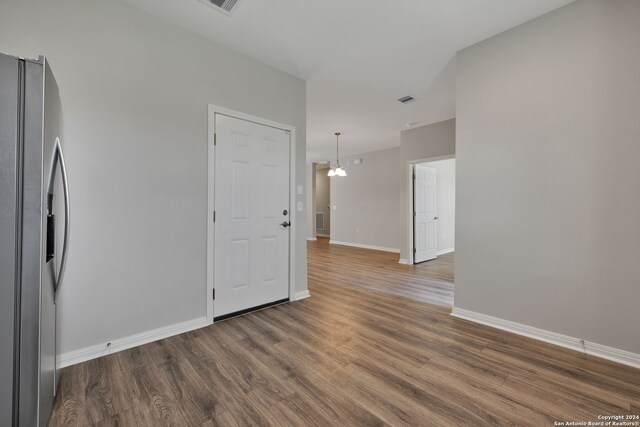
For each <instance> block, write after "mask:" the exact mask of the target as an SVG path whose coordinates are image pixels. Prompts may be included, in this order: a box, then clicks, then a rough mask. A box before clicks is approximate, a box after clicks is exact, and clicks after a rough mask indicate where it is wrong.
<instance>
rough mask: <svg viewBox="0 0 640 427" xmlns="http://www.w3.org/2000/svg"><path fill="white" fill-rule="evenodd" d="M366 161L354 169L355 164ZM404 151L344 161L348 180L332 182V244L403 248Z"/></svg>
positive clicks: (382, 152)
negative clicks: (400, 164)
mask: <svg viewBox="0 0 640 427" xmlns="http://www.w3.org/2000/svg"><path fill="white" fill-rule="evenodd" d="M356 158H360V159H362V164H360V165H354V164H353V160H354V159H356ZM399 159H400V149H399V148H391V149H388V150H381V151H374V152H371V153H365V154H361V155H358V156H350V157H345V158H343V159H341V163H343V164H344V168H345V170H346V171H347V174H348V176H347V177H334V178H331V180H330V181H331V205H332V206H336V209H335V210H333V211H331V240H332V241H334V240H335V241H339V242H348V243H357V244H363V245H372V246H379V247H383V248H389V249H395V250H397V249H398V248H399V244H400V234H401V232H402V231H401V229H400V226H399V223H398V215H399V212H398V205H399V203H400V195H399V193H398V190H399V188H400V186H401V183H402V179H401V176H400V173H399V172H398V168H397V166H396V165H397V164H398V162H399Z"/></svg>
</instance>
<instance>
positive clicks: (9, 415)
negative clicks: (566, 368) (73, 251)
mask: <svg viewBox="0 0 640 427" xmlns="http://www.w3.org/2000/svg"><path fill="white" fill-rule="evenodd" d="M20 68H21V66H20V61H18V60H17V59H16V58H14V57H12V56H7V55H2V54H0V272H1V274H0V378H2V381H0V426H11V425H13V423H14V421H13V419H14V415H15V414H14V409H15V408H17V406H16V405H17V400H15V399H14V396H13V395H14V389H15V388H16V387H17V380H18V378H17V376H16V375H14V374H15V368H16V366H15V364H16V363H17V362H18V360H19V359H18V357H17V356H18V355H17V353H16V351H17V349H18V346H17V341H16V340H17V339H18V334H17V333H16V331H15V329H16V326H17V322H16V304H17V302H18V301H17V300H16V297H17V296H18V285H19V279H20V278H19V270H18V269H17V267H16V266H17V265H19V255H20V252H19V244H18V233H17V230H18V227H19V219H20V212H19V206H20V204H19V203H18V200H19V197H20V192H19V191H18V184H19V183H18V176H19V173H18V165H19V152H20V150H19V145H20V141H19V134H18V123H19V118H18V110H19V108H18V106H19V103H20V94H21V92H22V91H21V86H20V78H19V76H20Z"/></svg>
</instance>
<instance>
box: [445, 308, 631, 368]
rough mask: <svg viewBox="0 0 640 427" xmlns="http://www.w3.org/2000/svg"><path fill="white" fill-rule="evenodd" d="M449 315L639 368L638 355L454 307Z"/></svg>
mask: <svg viewBox="0 0 640 427" xmlns="http://www.w3.org/2000/svg"><path fill="white" fill-rule="evenodd" d="M451 315H452V316H454V317H458V318H460V319H465V320H469V321H471V322H475V323H481V324H483V325H487V326H491V327H493V328H497V329H501V330H503V331H507V332H513V333H514V334H518V335H523V336H525V337H529V338H533V339H536V340H540V341H544V342H547V343H550V344H555V345H558V346H560V347H564V348H568V349H571V350H576V351H579V352H581V353H585V352H586V353H587V354H589V355H592V356H597V357H601V358H603V359H607V360H612V361H614V362H618V363H622V364H624V365H629V366H633V367H635V368H640V354H636V353H631V352H629V351H626V350H620V349H617V348H613V347H608V346H606V345H602V344H597V343H594V342H587V341H585V342H584V345H583V344H582V342H581V339H580V338H574V337H570V336H567V335H562V334H558V333H556V332H551V331H546V330H544V329H538V328H534V327H533V326H527V325H523V324H521V323H516V322H511V321H509V320H504V319H500V318H498V317H493V316H488V315H486V314H481V313H476V312H474V311H469V310H464V309H462V308H457V307H454V308H453V311H452V312H451Z"/></svg>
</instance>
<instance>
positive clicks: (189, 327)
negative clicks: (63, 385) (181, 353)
mask: <svg viewBox="0 0 640 427" xmlns="http://www.w3.org/2000/svg"><path fill="white" fill-rule="evenodd" d="M208 325H209V322H207V318H206V317H200V318H198V319H194V320H189V321H186V322H181V323H176V324H174V325H170V326H165V327H163V328H158V329H154V330H151V331H147V332H142V333H139V334H135V335H130V336H128V337H124V338H118V339H115V340H113V341H111V344H110V345H108V343H105V344H98V345H93V346H90V347H85V348H81V349H79V350H75V351H70V352H67V353H64V354H59V355H58V357H57V362H58V367H60V368H66V367H67V366H71V365H75V364H77V363H81V362H86V361H87V360H91V359H96V358H98V357H102V356H106V355H107V354H111V353H117V352H119V351H122V350H127V349H129V348H133V347H138V346H140V345H143V344H148V343H150V342H154V341H158V340H161V339H164V338H168V337H172V336H174V335H178V334H183V333H185V332H189V331H193V330H194V329H200V328H203V327H205V326H208Z"/></svg>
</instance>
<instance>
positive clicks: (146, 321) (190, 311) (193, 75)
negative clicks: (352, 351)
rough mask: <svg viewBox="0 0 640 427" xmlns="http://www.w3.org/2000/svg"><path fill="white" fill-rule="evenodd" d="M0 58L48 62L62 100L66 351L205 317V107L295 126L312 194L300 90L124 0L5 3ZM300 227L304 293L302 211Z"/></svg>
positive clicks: (301, 179) (299, 161)
mask: <svg viewBox="0 0 640 427" xmlns="http://www.w3.org/2000/svg"><path fill="white" fill-rule="evenodd" d="M212 13H215V12H212ZM0 51H2V52H6V53H11V54H14V55H20V56H27V57H36V56H37V55H38V54H43V55H46V56H48V58H49V60H50V63H51V66H52V68H53V71H54V73H55V75H56V77H57V80H58V84H59V86H60V92H61V96H62V103H63V109H64V114H65V136H66V138H65V139H66V140H65V141H64V144H65V150H66V152H65V154H66V156H67V163H68V169H69V170H68V172H69V177H70V186H71V204H72V209H73V217H72V229H71V242H70V245H71V246H70V254H69V263H68V269H67V274H66V279H65V280H66V283H65V284H64V285H63V289H62V292H61V295H60V300H59V322H60V341H59V344H60V345H59V351H60V352H62V353H64V352H69V351H72V350H76V349H79V348H83V347H86V346H90V345H94V344H99V343H104V342H106V341H110V340H112V339H115V338H121V337H125V336H129V335H131V334H136V333H141V332H144V331H148V330H152V329H155V328H160V327H163V326H168V325H171V324H175V323H178V322H182V321H188V320H192V319H196V318H201V317H204V316H205V314H206V296H205V292H206V262H205V261H206V260H205V256H206V236H207V233H206V224H207V104H208V103H212V104H216V105H221V106H224V107H227V108H230V109H234V110H239V111H242V112H246V113H249V114H253V115H256V116H261V117H265V118H267V119H271V120H275V121H278V122H283V123H287V124H291V125H294V126H295V127H296V131H297V138H298V139H297V147H296V150H297V151H296V156H297V157H296V176H297V181H298V182H297V183H298V184H300V185H302V186H303V188H305V127H306V122H305V121H306V94H305V91H306V89H305V82H304V81H302V80H299V79H297V78H294V77H292V76H290V75H287V74H285V73H282V72H279V71H276V70H274V69H273V68H270V67H268V66H266V65H263V64H261V63H259V62H256V61H254V60H251V59H249V58H247V57H244V56H242V55H239V54H237V53H234V52H231V51H229V50H227V49H225V48H223V47H221V46H218V45H216V44H213V43H211V42H209V41H207V40H205V39H204V38H201V37H199V36H197V35H194V34H191V33H189V32H186V31H184V30H181V29H178V28H177V27H173V26H171V25H169V24H167V23H165V22H163V21H161V20H159V19H156V18H154V17H151V16H149V15H146V14H144V13H142V12H140V11H138V10H136V9H133V8H130V7H128V6H125V5H123V4H121V3H120V2H117V1H98V0H82V1H80V0H75V1H74V0H58V1H28V0H20V1H18V0H3V3H2V13H0ZM293 211H294V212H295V209H293ZM294 222H296V226H297V228H298V230H299V231H300V232H299V233H298V234H297V241H296V245H297V252H296V254H295V256H296V267H297V270H296V272H297V274H296V277H295V281H296V290H297V291H302V290H305V289H306V277H307V272H306V242H305V229H306V219H305V216H304V213H301V214H296V215H295V218H294Z"/></svg>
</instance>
